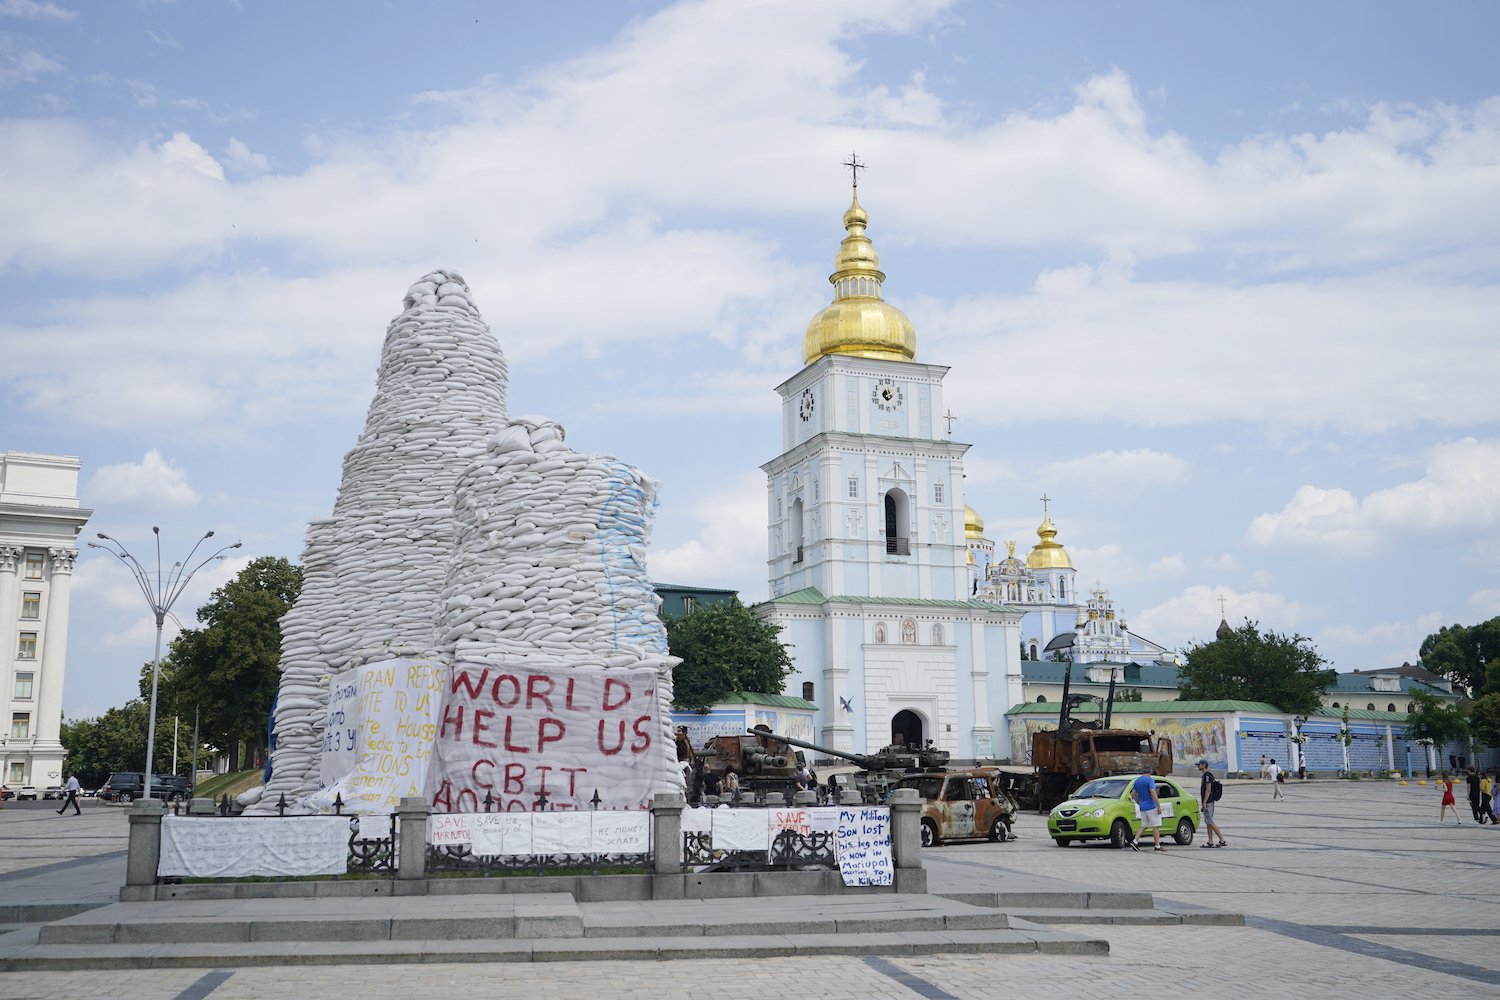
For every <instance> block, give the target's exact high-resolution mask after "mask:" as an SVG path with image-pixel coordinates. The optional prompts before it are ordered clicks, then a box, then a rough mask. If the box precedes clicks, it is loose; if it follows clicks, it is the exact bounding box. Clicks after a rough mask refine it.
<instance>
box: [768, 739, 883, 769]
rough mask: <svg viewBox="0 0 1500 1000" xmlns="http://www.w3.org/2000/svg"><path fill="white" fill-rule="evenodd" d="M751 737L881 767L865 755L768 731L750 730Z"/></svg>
mask: <svg viewBox="0 0 1500 1000" xmlns="http://www.w3.org/2000/svg"><path fill="white" fill-rule="evenodd" d="M750 735H751V736H757V735H758V736H765V737H767V738H768V739H773V740H775V741H777V742H778V743H787V744H790V745H791V746H794V747H801V748H802V749H804V750H816V751H817V752H818V753H826V754H828V755H829V756H831V757H842V758H844V759H845V760H852V761H854V763H856V764H858V765H859V766H860V767H865V768H870V769H872V770H873V769H878V767H879V764H878V762H877V761H875V760H874V759H872V758H870V757H867V756H865V755H864V754H860V753H849V752H848V751H847V750H834V749H833V748H832V747H821V746H818V744H816V743H808V742H806V741H805V740H798V739H793V738H792V737H790V736H780V735H778V734H776V733H773V732H771V731H770V730H767V729H752V730H750Z"/></svg>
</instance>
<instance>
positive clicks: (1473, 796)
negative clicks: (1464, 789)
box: [1464, 767, 1484, 823]
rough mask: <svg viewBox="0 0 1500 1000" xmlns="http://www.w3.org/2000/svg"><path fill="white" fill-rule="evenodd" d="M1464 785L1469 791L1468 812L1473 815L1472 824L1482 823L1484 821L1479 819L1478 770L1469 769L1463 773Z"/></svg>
mask: <svg viewBox="0 0 1500 1000" xmlns="http://www.w3.org/2000/svg"><path fill="white" fill-rule="evenodd" d="M1464 783H1465V784H1466V785H1468V789H1469V812H1470V813H1472V814H1473V815H1474V822H1476V823H1483V822H1484V820H1482V819H1480V818H1479V770H1478V768H1473V767H1471V768H1469V769H1468V771H1467V772H1466V773H1465V776H1464Z"/></svg>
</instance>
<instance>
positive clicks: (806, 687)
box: [802, 681, 814, 701]
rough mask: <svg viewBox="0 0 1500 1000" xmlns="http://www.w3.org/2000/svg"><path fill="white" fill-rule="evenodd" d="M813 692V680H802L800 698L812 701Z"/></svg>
mask: <svg viewBox="0 0 1500 1000" xmlns="http://www.w3.org/2000/svg"><path fill="white" fill-rule="evenodd" d="M813 693H814V688H813V682H812V681H803V682H802V700H803V701H812V700H814V699H813Z"/></svg>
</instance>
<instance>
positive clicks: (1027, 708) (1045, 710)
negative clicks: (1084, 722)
mask: <svg viewBox="0 0 1500 1000" xmlns="http://www.w3.org/2000/svg"><path fill="white" fill-rule="evenodd" d="M1061 707H1062V703H1061V702H1055V701H1043V702H1035V701H1028V702H1024V703H1022V704H1020V705H1012V706H1011V707H1010V709H1009V710H1008V711H1007V712H1006V713H1005V714H1006V715H1056V714H1057V711H1058V709H1059V708H1061ZM1163 712H1264V713H1269V714H1271V715H1282V714H1284V713H1283V712H1282V711H1281V709H1279V708H1277V707H1276V706H1275V705H1268V704H1266V703H1265V702H1263V701H1233V700H1228V699H1225V700H1222V701H1116V702H1115V714H1116V715H1120V714H1125V715H1154V714H1160V713H1163ZM1087 714H1090V715H1093V714H1096V713H1094V712H1092V711H1090V712H1088V713H1087ZM1350 718H1353V713H1352V712H1351V713H1350Z"/></svg>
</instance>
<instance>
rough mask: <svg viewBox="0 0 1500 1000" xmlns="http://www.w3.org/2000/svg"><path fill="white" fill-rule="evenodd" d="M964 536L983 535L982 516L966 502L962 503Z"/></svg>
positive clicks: (975, 536)
mask: <svg viewBox="0 0 1500 1000" xmlns="http://www.w3.org/2000/svg"><path fill="white" fill-rule="evenodd" d="M964 537H965V538H983V537H984V518H982V517H980V516H979V511H977V510H975V509H974V508H973V507H970V506H969V505H968V504H964Z"/></svg>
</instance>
